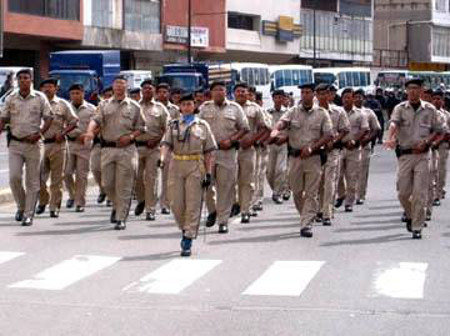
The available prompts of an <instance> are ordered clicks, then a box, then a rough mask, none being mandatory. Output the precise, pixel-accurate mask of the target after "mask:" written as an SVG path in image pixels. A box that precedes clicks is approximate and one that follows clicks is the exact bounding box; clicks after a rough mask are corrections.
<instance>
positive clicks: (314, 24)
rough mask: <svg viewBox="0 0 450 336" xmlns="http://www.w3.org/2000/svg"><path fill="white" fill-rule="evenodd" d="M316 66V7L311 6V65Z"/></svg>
mask: <svg viewBox="0 0 450 336" xmlns="http://www.w3.org/2000/svg"><path fill="white" fill-rule="evenodd" d="M316 66H317V58H316V7H315V6H314V8H313V67H314V68H315V67H316Z"/></svg>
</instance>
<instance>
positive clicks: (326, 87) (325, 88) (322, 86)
mask: <svg viewBox="0 0 450 336" xmlns="http://www.w3.org/2000/svg"><path fill="white" fill-rule="evenodd" d="M329 90H330V86H329V85H328V84H326V83H320V84H319V85H317V86H316V92H323V91H329Z"/></svg>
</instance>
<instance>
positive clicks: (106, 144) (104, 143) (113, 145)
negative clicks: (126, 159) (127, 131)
mask: <svg viewBox="0 0 450 336" xmlns="http://www.w3.org/2000/svg"><path fill="white" fill-rule="evenodd" d="M131 145H134V141H133V142H130V144H129V145H128V146H125V147H120V146H119V144H118V143H117V142H113V141H105V140H100V146H101V147H102V148H105V147H106V148H126V147H129V146H131Z"/></svg>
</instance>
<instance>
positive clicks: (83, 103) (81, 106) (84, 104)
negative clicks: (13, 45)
mask: <svg viewBox="0 0 450 336" xmlns="http://www.w3.org/2000/svg"><path fill="white" fill-rule="evenodd" d="M70 105H72V107H73V108H74V109H76V110H81V109H82V108H87V102H86V100H84V99H83V102H82V103H81V105H80V106H78V107H75V105H74V104H73V103H72V102H70Z"/></svg>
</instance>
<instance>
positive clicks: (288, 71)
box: [270, 64, 314, 101]
mask: <svg viewBox="0 0 450 336" xmlns="http://www.w3.org/2000/svg"><path fill="white" fill-rule="evenodd" d="M313 82H314V79H313V68H312V66H309V65H297V64H289V65H272V66H270V91H271V92H272V91H275V90H284V91H285V92H287V93H292V94H293V97H294V99H295V101H298V100H299V99H300V89H299V88H298V86H299V85H302V84H309V83H313Z"/></svg>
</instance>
